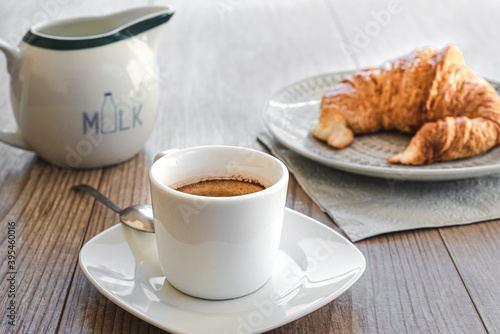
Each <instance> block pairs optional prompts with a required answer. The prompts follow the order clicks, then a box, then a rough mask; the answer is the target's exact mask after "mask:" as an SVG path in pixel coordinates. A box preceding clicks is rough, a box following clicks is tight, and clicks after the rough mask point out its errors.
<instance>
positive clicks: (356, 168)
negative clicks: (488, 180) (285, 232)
mask: <svg viewBox="0 0 500 334" xmlns="http://www.w3.org/2000/svg"><path fill="white" fill-rule="evenodd" d="M353 72H355V70H350V71H339V72H329V73H323V74H318V75H314V76H310V77H306V78H303V79H301V80H297V81H294V82H292V83H290V84H288V85H286V86H284V87H281V88H280V89H278V90H276V91H275V92H274V93H273V94H271V95H270V96H269V97H268V98H267V100H266V102H265V104H264V107H263V111H262V115H263V120H264V124H265V125H266V128H267V129H268V130H269V131H270V132H271V134H272V135H273V137H274V138H276V139H277V140H278V142H280V143H281V144H282V145H283V146H285V147H287V148H289V149H291V150H292V151H294V152H295V153H297V154H299V155H302V156H303V157H306V158H308V159H310V160H313V161H316V162H319V163H321V164H322V165H325V166H328V167H332V168H335V169H338V170H342V171H346V172H351V173H354V174H360V175H365V176H372V177H377V178H383V179H395V180H401V181H449V180H457V179H466V178H471V177H478V176H486V175H490V174H493V173H497V172H500V162H499V163H498V164H488V165H481V166H472V167H455V168H453V167H443V168H441V169H419V168H418V166H407V165H404V167H400V166H399V165H394V167H384V166H373V165H372V166H370V165H362V164H355V163H352V162H348V161H342V160H331V159H328V158H325V157H322V156H320V155H317V154H314V152H313V153H311V152H308V151H307V150H305V149H304V147H303V146H302V145H301V142H300V141H298V142H296V143H295V142H290V141H288V140H287V139H286V138H284V137H283V136H281V134H280V132H279V130H281V129H279V128H278V127H277V126H276V125H275V124H274V123H273V122H272V121H270V120H269V119H270V109H272V108H270V101H272V100H273V99H274V98H275V97H277V96H280V95H281V94H283V93H284V92H287V91H288V90H290V89H291V88H292V87H295V86H298V85H300V84H303V83H305V82H307V81H311V80H317V79H321V78H327V77H332V76H344V75H348V74H351V73H353ZM487 81H488V82H490V83H493V84H497V85H499V83H497V82H496V81H493V80H487ZM325 89H327V88H325ZM318 102H320V101H319V100H318ZM318 104H319V103H318ZM310 136H311V133H310V132H308V138H302V139H303V140H311V139H310ZM315 145H316V144H315ZM496 149H497V150H500V146H499V147H496V148H493V149H492V150H496ZM490 152H491V151H490ZM484 153H487V152H484Z"/></svg>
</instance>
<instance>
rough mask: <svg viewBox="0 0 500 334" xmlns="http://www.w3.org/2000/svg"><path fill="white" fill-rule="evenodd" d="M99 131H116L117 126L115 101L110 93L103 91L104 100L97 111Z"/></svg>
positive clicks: (104, 132)
mask: <svg viewBox="0 0 500 334" xmlns="http://www.w3.org/2000/svg"><path fill="white" fill-rule="evenodd" d="M99 116H100V124H101V129H102V130H101V131H102V133H103V134H107V133H113V132H116V131H117V126H118V110H117V109H116V104H115V101H114V100H113V95H112V93H104V101H103V103H102V107H101V111H100V112H99Z"/></svg>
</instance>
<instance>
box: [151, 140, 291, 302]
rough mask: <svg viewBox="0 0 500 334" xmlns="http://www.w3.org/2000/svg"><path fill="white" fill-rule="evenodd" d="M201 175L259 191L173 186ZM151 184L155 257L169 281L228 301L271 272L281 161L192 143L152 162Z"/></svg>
mask: <svg viewBox="0 0 500 334" xmlns="http://www.w3.org/2000/svg"><path fill="white" fill-rule="evenodd" d="M207 179H239V180H240V179H251V180H255V181H257V182H259V183H261V184H262V185H264V186H265V189H263V190H260V191H257V192H254V193H249V194H243V195H238V196H230V197H215V196H201V195H193V194H189V193H185V192H181V191H179V190H176V189H177V187H179V186H182V185H186V184H192V183H197V182H199V181H203V180H207ZM150 182H151V198H152V204H153V212H154V225H155V235H156V240H157V245H158V246H157V247H158V256H159V261H160V265H161V268H162V271H163V273H164V274H165V277H166V279H167V280H168V282H169V283H170V284H171V285H172V286H174V287H175V288H176V289H178V290H180V291H181V292H184V293H186V294H188V295H191V296H194V297H198V298H205V299H230V298H237V297H241V296H244V295H247V294H250V293H252V292H254V291H256V290H257V289H259V288H260V287H262V286H263V285H264V284H265V283H266V281H267V280H268V279H269V278H270V277H271V274H272V272H273V268H274V264H275V259H276V256H277V253H278V249H279V244H280V239H281V230H282V225H283V215H284V209H285V202H286V192H287V186H288V170H287V168H286V167H285V165H284V164H283V163H282V162H281V161H279V160H278V159H276V158H274V157H272V156H270V155H268V154H265V153H263V152H259V151H256V150H252V149H247V148H241V147H231V146H201V147H193V148H188V149H182V150H178V151H175V152H173V153H169V154H167V155H165V156H163V157H161V158H159V159H158V160H156V162H155V163H154V164H153V166H152V168H151V171H150Z"/></svg>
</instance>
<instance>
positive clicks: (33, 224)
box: [0, 0, 500, 334]
mask: <svg viewBox="0 0 500 334" xmlns="http://www.w3.org/2000/svg"><path fill="white" fill-rule="evenodd" d="M147 4H171V5H173V7H174V8H176V10H177V13H176V14H175V16H174V18H173V19H172V20H171V21H170V22H169V24H168V25H167V27H166V29H165V31H164V33H163V35H162V38H161V41H160V48H159V54H158V60H159V68H160V87H161V94H160V107H159V112H158V116H157V120H156V125H155V127H154V129H153V132H152V134H151V136H150V138H149V139H148V141H147V142H146V144H145V145H144V148H143V150H142V151H141V152H140V153H139V154H138V155H137V156H136V157H134V158H133V159H131V160H129V161H127V162H126V163H123V164H121V165H119V166H114V167H109V168H104V169H96V170H89V171H79V170H77V171H69V170H61V169H58V168H55V167H53V166H51V165H49V164H47V163H46V162H44V161H42V160H40V159H39V158H37V157H36V156H35V155H34V154H33V153H31V152H27V151H22V150H18V149H15V148H11V147H9V146H6V145H4V144H1V143H0V225H1V226H2V227H4V226H5V225H6V224H7V222H15V223H16V242H17V243H16V248H17V251H18V257H17V259H16V261H17V262H16V264H17V266H18V268H17V272H18V274H17V277H16V279H17V280H18V282H19V284H18V285H17V296H18V297H17V298H16V300H17V301H18V303H19V308H18V309H17V319H18V322H17V325H16V326H15V327H12V326H9V325H7V323H6V317H4V314H5V313H3V311H0V315H2V319H1V321H0V332H6V333H23V334H24V333H41V332H43V333H106V334H109V333H154V334H157V333H165V332H164V331H162V330H160V329H158V328H156V327H154V326H152V325H150V324H148V323H147V322H145V321H143V320H141V319H139V318H137V317H135V316H133V315H132V314H130V313H128V312H126V311H124V310H123V309H121V308H120V307H118V306H116V305H115V304H113V303H112V302H111V301H109V300H108V299H106V298H105V297H104V296H103V295H102V294H100V293H99V292H98V291H97V289H96V288H95V287H94V286H93V285H92V284H91V283H90V282H89V281H88V280H87V279H86V277H85V276H84V274H83V273H82V271H81V270H80V268H79V267H78V263H77V261H78V253H79V250H80V249H81V247H82V245H83V244H84V243H85V242H86V241H88V240H90V239H91V238H92V237H94V236H95V235H97V234H99V233H100V232H102V231H104V230H105V229H107V228H109V227H111V226H112V225H114V224H117V223H119V220H118V216H117V214H115V213H114V212H112V211H110V210H109V209H107V208H106V207H104V206H103V205H102V204H100V203H97V202H96V201H95V200H94V199H92V198H90V197H89V196H87V195H85V194H81V193H77V192H75V191H72V190H71V186H72V185H75V184H78V183H88V184H91V185H93V186H95V187H97V188H98V189H99V190H100V191H102V192H103V193H104V194H105V195H107V196H109V197H110V198H111V199H112V200H113V201H114V202H116V204H118V205H119V206H121V207H126V206H129V205H132V204H136V203H150V194H149V181H148V169H149V167H150V166H151V163H152V161H153V158H154V155H155V154H156V153H157V152H159V151H161V150H164V149H168V148H172V147H177V148H183V147H189V146H195V145H208V144H228V145H240V146H246V147H254V148H257V149H261V150H263V147H262V146H261V145H260V144H259V143H258V142H257V141H256V135H257V134H258V132H259V131H260V130H261V129H262V128H263V127H264V123H263V121H262V117H261V114H262V107H263V105H264V103H265V101H266V99H267V98H268V97H269V96H270V95H271V94H272V93H273V92H274V91H276V90H277V89H279V88H281V87H283V86H286V85H288V84H290V83H292V82H294V81H298V80H301V79H303V78H306V77H309V76H313V75H317V74H322V73H327V72H335V71H342V70H350V69H352V68H354V67H356V66H366V65H377V64H379V63H380V62H382V61H383V60H385V59H386V58H388V57H392V56H398V55H400V54H403V53H406V52H408V51H409V50H411V49H413V48H415V47H417V46H420V45H436V46H440V45H443V44H445V43H449V42H453V43H456V44H457V45H458V46H459V47H460V48H461V49H462V51H463V52H464V55H465V57H466V60H467V61H468V63H469V64H470V65H471V67H472V68H473V69H474V70H476V71H477V73H478V74H480V75H483V76H486V77H488V78H492V79H498V80H500V70H499V69H500V63H499V60H498V57H496V55H497V54H498V52H499V51H500V46H499V45H500V44H498V43H497V42H496V41H497V36H496V34H497V32H498V23H497V20H496V14H497V13H498V9H500V8H499V5H498V3H497V2H495V1H493V0H481V1H479V2H475V3H472V2H466V1H458V2H456V1H455V2H453V1H440V2H435V1H430V0H425V1H419V2H415V1H407V0H399V1H398V0H392V1H367V0H350V1H348V0H339V1H331V0H323V1H320V0H313V1H306V0H299V1H294V2H289V1H264V0H258V1H226V0H211V1H179V0H172V1H159V0H158V1H155V0H149V1H144V0H126V1H123V0H121V1H118V0H113V1H106V2H102V1H97V0H89V1H82V0H73V1H60V2H59V1H58V0H39V1H33V2H24V3H23V2H18V1H14V0H5V1H3V2H2V4H0V38H2V39H4V40H7V41H8V42H17V41H18V40H19V39H20V38H21V36H22V34H24V32H25V30H26V29H27V27H28V26H29V25H30V24H32V23H36V22H38V21H44V20H52V19H59V18H64V17H68V16H77V15H78V16H81V15H100V14H105V13H109V12H111V11H115V10H120V9H124V8H128V7H131V6H139V5H147ZM391 6H396V7H395V8H393V7H391ZM391 8H392V10H393V11H394V12H395V14H392V15H391V16H390V17H388V18H386V20H388V21H387V22H386V21H383V17H382V18H381V17H380V15H383V14H381V13H383V11H384V10H389V9H391ZM374 13H375V14H374ZM377 15H378V16H377ZM377 17H378V19H377ZM377 20H382V21H377ZM372 22H375V23H378V24H379V26H380V27H379V28H377V26H376V24H374V23H372ZM380 22H382V23H380ZM367 27H368V29H373V30H372V31H371V36H368V37H369V40H368V41H367V42H366V41H365V44H366V45H365V44H363V45H362V44H359V43H361V42H362V40H357V39H356V36H357V35H356V34H357V33H358V31H359V30H360V29H361V31H363V30H364V29H366V28H367ZM377 29H378V30H377ZM369 31H370V30H369ZM356 42H359V43H358V44H357V45H356V44H355V43H356ZM349 45H350V46H351V47H357V49H356V50H354V51H353V50H352V49H351V50H350V52H349V49H346V47H347V46H349ZM346 50H347V51H346ZM4 69H5V60H4V58H3V57H2V56H0V128H4V127H6V128H10V129H13V128H15V126H16V125H15V122H14V117H13V116H12V114H11V111H10V105H9V104H10V103H9V93H8V80H7V78H6V76H7V74H6V71H5V70H4ZM287 206H288V207H290V208H293V209H295V210H297V211H299V212H302V213H304V214H306V215H308V216H310V217H313V218H314V219H317V220H318V221H320V222H322V223H323V224H325V225H327V226H329V227H331V228H333V229H334V230H336V231H338V232H340V233H342V231H340V230H339V228H338V227H337V226H336V225H335V224H334V222H332V220H331V219H330V218H329V217H328V216H327V215H326V214H325V213H324V212H322V211H321V210H320V209H319V208H318V207H317V206H316V205H315V204H314V203H313V202H312V201H311V199H310V198H309V197H308V196H307V194H306V193H305V192H304V191H303V190H302V189H301V188H300V186H298V184H297V182H296V181H295V179H294V178H293V176H292V177H291V179H290V183H289V191H288V197H287ZM499 239H500V222H499V221H492V222H487V223H481V224H473V225H468V226H460V227H452V228H443V229H430V230H418V231H409V232H405V233H394V234H389V235H384V236H380V237H376V238H372V239H369V240H366V241H363V242H359V243H357V244H356V245H357V247H358V248H359V249H360V250H361V252H362V253H363V254H364V256H365V257H366V260H367V268H366V271H365V273H364V275H363V276H362V277H361V279H360V280H359V281H358V282H356V283H355V285H354V286H353V287H352V288H350V289H349V290H348V291H346V292H345V293H344V294H342V295H341V296H340V297H339V298H337V299H336V300H334V301H333V302H331V303H329V304H328V305H326V306H324V307H322V308H320V309H319V310H317V311H315V312H312V313H311V314H309V315H306V316H304V317H302V318H300V319H298V320H296V321H293V322H291V323H289V324H286V325H284V326H282V327H280V328H277V329H275V330H272V331H270V332H269V333H276V334H278V333H280V334H281V333H308V334H309V333H321V334H323V333H496V332H500V317H499V314H500V309H499V306H498V300H500V283H499V282H500V281H499V280H498V277H500V266H498V258H499V257H500V253H499V252H500V247H498V242H497V240H499ZM6 247H7V234H6V232H5V229H3V230H2V232H1V233H0V282H2V283H0V292H1V293H0V309H5V305H6V303H7V301H8V299H7V296H6V294H5V291H6V285H5V280H6V278H7V273H8V271H7V268H6V266H5V263H6V258H7V252H6V249H7V248H6Z"/></svg>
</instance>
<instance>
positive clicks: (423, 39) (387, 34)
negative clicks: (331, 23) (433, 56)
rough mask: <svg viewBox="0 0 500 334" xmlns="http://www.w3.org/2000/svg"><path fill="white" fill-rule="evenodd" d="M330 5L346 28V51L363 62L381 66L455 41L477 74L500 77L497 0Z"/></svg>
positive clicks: (360, 0) (499, 5)
mask: <svg viewBox="0 0 500 334" xmlns="http://www.w3.org/2000/svg"><path fill="white" fill-rule="evenodd" d="M331 6H332V7H333V8H334V11H335V13H336V16H337V17H338V18H339V20H340V22H341V25H342V26H343V29H344V31H345V36H346V37H345V39H344V41H343V42H342V46H343V47H342V50H344V55H346V56H350V57H351V58H353V59H354V61H355V62H356V63H357V64H358V65H359V66H362V67H363V66H378V65H380V64H381V63H382V62H383V61H385V60H386V59H390V58H393V57H399V56H401V55H404V54H407V53H409V52H411V51H412V50H414V49H415V48H417V47H424V46H434V47H437V48H442V47H443V46H445V45H446V44H449V43H453V44H456V45H457V46H458V47H459V48H460V49H461V51H462V52H463V54H464V57H465V59H466V62H467V63H468V64H469V66H471V68H472V69H473V70H474V71H475V72H476V73H477V74H478V75H481V76H485V77H487V78H490V79H496V80H500V71H499V68H500V66H499V65H500V60H499V59H498V57H497V56H496V55H497V54H498V53H499V52H500V44H499V43H497V40H498V38H497V31H498V29H496V28H498V27H500V23H498V20H497V15H496V13H498V12H499V10H500V3H498V2H497V1H494V0H481V1H479V2H470V1H463V0H462V1H455V2H453V3H447V2H446V1H439V2H436V1H432V0H426V1H417V2H415V1H407V0H394V1H380V2H376V3H370V5H368V3H367V2H366V1H363V0H355V1H346V0H343V1H335V2H332V3H331ZM450 6H451V7H452V9H450ZM495 27H496V28H495Z"/></svg>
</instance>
